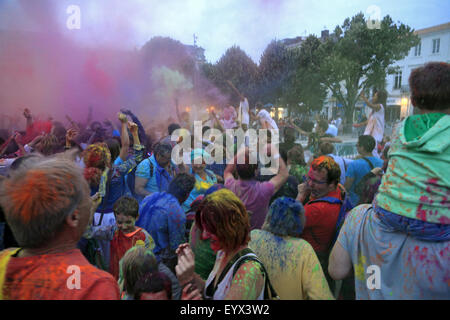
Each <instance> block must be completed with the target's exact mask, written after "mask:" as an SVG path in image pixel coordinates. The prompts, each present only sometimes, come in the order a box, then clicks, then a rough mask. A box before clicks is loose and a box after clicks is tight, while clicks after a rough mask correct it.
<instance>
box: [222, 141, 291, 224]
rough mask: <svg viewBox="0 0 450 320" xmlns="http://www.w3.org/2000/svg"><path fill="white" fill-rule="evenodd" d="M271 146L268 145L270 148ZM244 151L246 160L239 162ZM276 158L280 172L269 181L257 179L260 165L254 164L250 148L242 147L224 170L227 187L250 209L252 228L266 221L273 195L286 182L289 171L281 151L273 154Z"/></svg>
mask: <svg viewBox="0 0 450 320" xmlns="http://www.w3.org/2000/svg"><path fill="white" fill-rule="evenodd" d="M269 148H270V146H269V145H268V149H269ZM241 153H243V156H244V159H245V162H244V163H243V164H240V163H238V160H239V159H241V155H240V154H241ZM273 158H274V159H279V168H278V173H277V174H276V175H275V176H273V177H272V178H271V179H270V180H269V181H264V182H260V181H257V180H256V172H257V169H258V165H257V164H256V163H255V164H252V163H250V162H251V159H250V152H249V149H248V148H242V149H241V150H240V151H239V153H238V154H237V155H236V156H235V157H234V159H233V161H232V162H231V163H229V164H228V165H227V167H226V169H225V172H224V179H225V187H226V188H227V189H229V190H231V191H233V192H234V194H235V195H236V196H238V197H239V199H240V200H241V201H242V202H243V203H244V205H245V208H246V210H247V211H250V212H251V213H252V214H251V218H250V226H251V229H259V228H261V226H262V225H263V223H264V219H265V218H266V214H267V210H268V209H269V203H270V199H271V198H272V196H273V195H274V194H275V193H276V192H277V191H278V190H280V188H281V187H282V186H283V185H284V184H285V183H286V181H287V179H288V177H289V172H288V169H287V167H286V164H285V162H284V160H283V159H282V157H281V156H280V154H279V153H277V154H274V155H273ZM234 170H236V172H237V176H238V179H235V178H234V176H233V172H234Z"/></svg>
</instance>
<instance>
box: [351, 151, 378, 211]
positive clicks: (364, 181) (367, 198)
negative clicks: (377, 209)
mask: <svg viewBox="0 0 450 320" xmlns="http://www.w3.org/2000/svg"><path fill="white" fill-rule="evenodd" d="M362 159H364V160H365V161H367V163H368V164H369V166H370V170H371V171H369V172H368V173H366V174H365V175H364V176H363V177H362V178H361V180H360V181H359V182H358V184H357V185H356V187H355V193H356V194H357V195H358V197H359V202H358V203H357V204H356V205H360V204H363V203H372V200H373V198H374V196H375V193H376V192H377V190H378V187H379V186H380V183H381V177H380V176H377V175H374V174H373V173H372V170H373V168H374V166H373V164H372V162H370V160H369V159H367V158H362Z"/></svg>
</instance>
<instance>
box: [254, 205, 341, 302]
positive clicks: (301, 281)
mask: <svg viewBox="0 0 450 320" xmlns="http://www.w3.org/2000/svg"><path fill="white" fill-rule="evenodd" d="M304 226H305V210H304V208H303V206H302V205H301V203H300V202H298V201H296V200H294V199H292V198H287V197H281V198H278V199H276V200H275V201H274V202H273V203H272V205H271V206H270V209H269V212H268V214H267V216H266V220H265V222H264V225H263V227H262V229H261V230H258V229H256V230H252V232H251V234H250V236H251V241H250V243H249V247H250V248H251V249H252V250H253V251H254V252H255V253H256V255H257V256H258V257H259V258H260V259H261V261H262V262H263V263H264V266H265V267H266V268H267V272H268V273H269V276H270V280H271V282H272V284H273V287H274V289H275V291H276V292H277V293H278V294H279V296H280V299H282V300H306V299H311V300H330V299H334V298H333V295H332V294H331V291H330V288H329V287H328V283H327V280H326V279H325V276H324V273H323V271H322V267H321V266H320V262H319V259H318V258H317V256H316V254H315V252H314V249H313V248H312V247H311V245H310V244H309V243H308V242H306V241H305V240H303V239H300V235H301V234H302V231H303V227H304Z"/></svg>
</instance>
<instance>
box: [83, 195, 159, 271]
mask: <svg viewBox="0 0 450 320" xmlns="http://www.w3.org/2000/svg"><path fill="white" fill-rule="evenodd" d="M113 211H114V216H115V218H116V225H115V226H98V227H94V226H91V227H90V229H89V231H88V234H89V236H90V237H92V238H95V239H97V240H110V241H111V243H110V261H109V272H110V273H111V274H112V275H113V276H114V277H115V278H116V279H118V278H119V261H120V259H121V258H122V257H123V256H124V254H125V253H126V252H127V251H128V249H130V248H131V247H133V246H135V245H136V244H138V245H139V244H140V245H143V246H144V247H146V248H149V249H153V248H154V246H155V245H154V241H153V238H152V237H151V236H150V235H149V234H148V232H147V231H145V230H144V229H142V228H139V227H136V226H135V223H136V220H137V218H138V217H139V203H138V201H137V200H136V199H134V198H132V197H129V196H123V197H121V198H119V199H118V200H117V201H116V202H115V203H114V207H113Z"/></svg>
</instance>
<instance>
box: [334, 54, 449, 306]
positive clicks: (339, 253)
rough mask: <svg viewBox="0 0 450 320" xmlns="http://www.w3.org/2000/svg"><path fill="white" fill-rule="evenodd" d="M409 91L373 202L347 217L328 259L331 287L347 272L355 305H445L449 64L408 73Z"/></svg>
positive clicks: (441, 63)
mask: <svg viewBox="0 0 450 320" xmlns="http://www.w3.org/2000/svg"><path fill="white" fill-rule="evenodd" d="M409 86H410V88H411V102H412V104H413V105H414V106H415V107H416V108H417V111H418V112H416V114H414V115H411V116H409V117H407V118H406V119H405V120H404V121H403V122H402V123H401V124H400V125H399V127H398V128H397V130H396V131H395V132H394V135H393V138H392V142H391V146H390V149H389V153H388V157H389V162H388V167H387V171H386V173H385V174H384V175H383V178H382V180H381V185H380V187H379V189H378V194H377V195H376V197H375V200H374V202H373V203H372V204H363V205H360V206H358V207H356V208H354V209H353V210H352V211H351V212H350V213H349V214H348V216H347V218H346V220H345V223H344V225H343V227H342V229H341V232H340V234H339V237H338V239H337V242H336V244H335V246H334V248H333V250H332V252H331V255H330V264H329V272H330V275H331V276H332V277H333V278H334V279H343V278H345V277H346V276H347V275H348V274H349V273H350V272H351V270H352V267H353V270H354V275H355V291H356V298H357V299H421V300H423V299H433V300H434V299H444V300H446V299H449V279H450V269H449V266H450V250H449V248H450V246H449V244H450V243H449V240H450V206H449V201H448V197H449V194H450V176H449V175H448V164H449V163H450V115H449V113H450V64H448V63H443V62H433V63H428V64H426V65H425V66H423V67H420V68H417V69H415V70H413V72H412V73H411V75H410V77H409ZM362 244H364V245H362Z"/></svg>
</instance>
